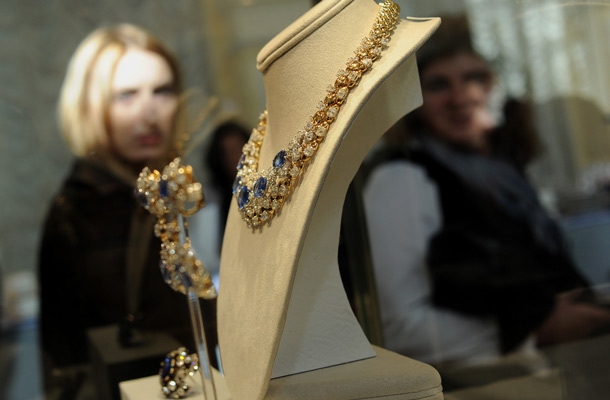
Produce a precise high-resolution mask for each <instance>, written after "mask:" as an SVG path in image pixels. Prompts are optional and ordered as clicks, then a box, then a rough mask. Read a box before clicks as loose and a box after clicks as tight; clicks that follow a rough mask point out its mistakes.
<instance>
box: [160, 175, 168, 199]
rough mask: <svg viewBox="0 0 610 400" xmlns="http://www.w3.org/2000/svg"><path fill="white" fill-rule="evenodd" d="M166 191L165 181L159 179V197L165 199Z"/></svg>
mask: <svg viewBox="0 0 610 400" xmlns="http://www.w3.org/2000/svg"><path fill="white" fill-rule="evenodd" d="M168 189H169V188H168V187H167V181H166V180H165V179H161V181H159V194H160V195H161V197H167V191H168Z"/></svg>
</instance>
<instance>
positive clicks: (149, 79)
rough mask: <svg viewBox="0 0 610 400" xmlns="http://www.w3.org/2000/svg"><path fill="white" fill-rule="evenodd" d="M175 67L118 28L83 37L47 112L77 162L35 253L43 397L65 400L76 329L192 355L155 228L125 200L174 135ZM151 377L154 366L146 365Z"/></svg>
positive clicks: (82, 359) (80, 355) (168, 152)
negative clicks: (154, 340) (158, 335)
mask: <svg viewBox="0 0 610 400" xmlns="http://www.w3.org/2000/svg"><path fill="white" fill-rule="evenodd" d="M181 92H182V77H181V74H180V70H179V65H178V61H177V60H176V58H175V56H174V55H173V54H172V53H171V52H170V50H169V49H168V48H167V47H166V46H165V45H164V44H163V43H162V42H161V41H160V40H159V39H157V38H155V37H154V36H153V35H152V34H151V33H149V32H147V31H145V30H143V29H141V28H139V27H136V26H133V25H128V24H122V25H117V26H113V27H108V28H100V29H97V30H95V31H94V32H92V33H91V34H90V35H88V36H87V37H86V38H85V39H84V40H83V41H82V42H81V44H80V45H79V46H78V48H77V49H76V52H75V53H74V55H73V56H72V59H71V60H70V63H69V66H68V70H67V73H66V76H65V80H64V82H63V86H62V89H61V93H60V98H59V104H58V116H59V123H60V128H61V132H62V134H63V137H64V139H65V141H66V143H67V144H68V146H69V148H70V150H71V151H72V153H73V154H74V155H75V156H76V160H75V161H74V164H73V166H72V169H71V171H70V173H69V176H68V177H67V178H66V179H65V181H64V183H63V186H62V187H61V189H60V191H59V193H58V195H57V196H56V198H55V199H54V200H53V203H52V204H51V208H50V211H49V212H48V215H47V218H46V222H45V225H44V231H43V236H42V242H41V245H40V249H39V269H38V276H39V287H40V329H41V342H42V353H43V361H44V363H43V364H44V376H45V384H46V386H47V389H48V390H50V386H52V385H55V386H56V387H60V388H61V390H63V392H64V393H65V394H64V395H65V396H67V397H66V398H73V397H74V398H76V397H77V394H76V393H77V392H78V391H79V388H80V387H81V383H82V381H83V379H84V377H85V376H86V371H87V368H88V362H89V359H88V358H89V357H88V354H89V352H88V350H87V338H86V333H87V330H88V329H90V328H94V327H99V326H104V325H111V324H119V326H120V329H119V338H118V340H120V342H121V343H122V344H123V345H125V346H129V345H131V344H134V343H133V341H134V340H135V339H134V330H137V331H142V332H144V331H146V330H154V331H162V332H166V333H168V334H170V335H172V336H174V337H175V338H176V339H177V340H178V341H179V342H181V343H184V344H185V345H186V346H188V347H190V349H191V350H194V349H193V346H192V340H193V339H192V330H191V327H190V319H189V314H188V307H187V302H186V299H185V297H184V296H183V295H182V294H180V293H177V292H175V291H173V290H172V289H171V288H170V287H169V286H168V285H167V284H166V283H165V282H164V281H163V278H162V275H161V273H160V271H159V250H160V242H159V240H158V238H156V237H154V234H153V225H154V223H155V218H154V216H152V215H151V214H149V213H148V212H147V211H146V210H144V209H143V208H142V207H140V206H139V205H138V203H137V201H136V200H135V197H134V188H135V182H136V179H137V176H138V174H139V172H140V171H141V170H142V168H143V167H145V166H148V167H150V168H157V169H161V168H163V166H165V165H166V164H167V163H168V162H169V161H170V160H171V159H172V158H173V157H174V156H175V155H176V149H177V140H176V138H177V132H179V131H180V130H181V129H182V124H181V115H182V114H181V109H182V106H181V101H180V96H181ZM157 367H158V366H157Z"/></svg>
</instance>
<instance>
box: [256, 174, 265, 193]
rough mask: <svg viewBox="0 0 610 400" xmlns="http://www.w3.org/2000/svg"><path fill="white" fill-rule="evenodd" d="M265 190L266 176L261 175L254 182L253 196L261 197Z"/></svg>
mask: <svg viewBox="0 0 610 400" xmlns="http://www.w3.org/2000/svg"><path fill="white" fill-rule="evenodd" d="M266 190H267V178H265V177H263V176H261V177H260V178H258V179H257V180H256V183H254V197H263V196H264V195H265V191H266Z"/></svg>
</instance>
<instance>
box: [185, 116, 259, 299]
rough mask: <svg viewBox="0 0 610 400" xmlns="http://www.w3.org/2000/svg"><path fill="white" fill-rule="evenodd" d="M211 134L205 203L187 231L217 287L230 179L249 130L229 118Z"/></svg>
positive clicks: (231, 183)
mask: <svg viewBox="0 0 610 400" xmlns="http://www.w3.org/2000/svg"><path fill="white" fill-rule="evenodd" d="M211 136H212V137H211V141H210V144H209V145H208V147H207V150H206V151H205V153H204V155H203V163H204V165H205V167H206V168H207V170H208V171H209V173H210V185H209V187H207V188H206V190H205V197H206V206H205V208H203V209H202V210H201V211H199V212H198V213H197V214H195V215H194V216H192V217H190V218H189V232H190V234H191V238H192V240H193V246H195V249H196V250H197V254H199V255H200V256H201V260H202V261H203V263H204V265H205V266H206V269H207V270H208V271H209V272H210V274H211V275H212V279H213V280H214V283H215V284H216V287H217V288H218V286H219V284H218V273H219V268H220V251H221V249H222V238H223V236H224V229H225V224H226V221H227V216H228V214H229V207H230V205H231V199H232V198H233V181H234V180H235V175H236V174H237V169H236V167H237V164H238V162H239V159H240V158H241V155H242V147H243V146H244V144H246V142H247V141H248V138H249V133H248V130H247V129H246V128H244V127H243V126H242V125H241V124H240V123H239V122H237V121H233V120H228V121H225V122H222V123H220V124H219V125H218V126H216V127H215V128H214V130H213V132H212V134H211Z"/></svg>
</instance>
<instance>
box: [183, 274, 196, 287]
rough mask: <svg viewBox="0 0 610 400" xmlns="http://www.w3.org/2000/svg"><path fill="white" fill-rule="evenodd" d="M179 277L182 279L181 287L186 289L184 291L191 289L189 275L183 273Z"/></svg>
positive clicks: (191, 283) (191, 284) (191, 282)
mask: <svg viewBox="0 0 610 400" xmlns="http://www.w3.org/2000/svg"><path fill="white" fill-rule="evenodd" d="M180 277H181V278H182V285H183V286H184V287H185V288H186V290H189V289H190V288H192V287H193V281H192V280H191V278H190V277H189V274H187V273H184V274H182V275H181V276H180Z"/></svg>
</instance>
